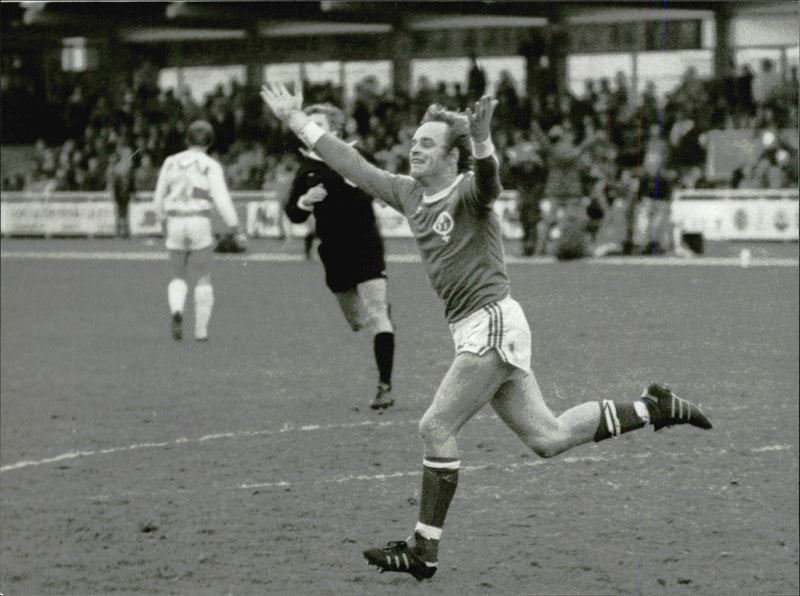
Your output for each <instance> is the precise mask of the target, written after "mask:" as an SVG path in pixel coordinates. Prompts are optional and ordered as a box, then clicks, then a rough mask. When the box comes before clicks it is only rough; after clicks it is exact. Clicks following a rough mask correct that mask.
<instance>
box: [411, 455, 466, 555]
mask: <svg viewBox="0 0 800 596" xmlns="http://www.w3.org/2000/svg"><path fill="white" fill-rule="evenodd" d="M459 465H460V462H459V461H458V460H457V459H454V458H449V457H426V458H425V459H424V465H423V468H422V493H421V495H420V500H419V523H418V524H417V528H416V531H415V532H414V550H415V551H416V552H417V554H419V556H420V557H422V558H423V559H424V560H426V561H436V560H437V556H438V546H439V540H438V538H431V537H425V536H424V535H423V534H422V533H421V532H422V531H424V530H421V528H420V526H428V527H430V528H435V529H438V530H439V531H441V528H442V526H444V520H445V517H447V510H448V508H449V507H450V502H451V501H452V500H453V495H455V493H456V487H457V486H458V467H459Z"/></svg>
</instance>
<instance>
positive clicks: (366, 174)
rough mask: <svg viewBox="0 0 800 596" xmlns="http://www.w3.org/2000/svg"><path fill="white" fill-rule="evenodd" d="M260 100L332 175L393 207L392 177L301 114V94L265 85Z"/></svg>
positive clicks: (281, 86)
mask: <svg viewBox="0 0 800 596" xmlns="http://www.w3.org/2000/svg"><path fill="white" fill-rule="evenodd" d="M261 98H262V99H263V100H264V103H266V104H267V105H268V106H269V108H270V109H271V110H272V112H273V113H274V114H275V116H276V117H277V118H278V119H279V120H280V121H281V122H283V123H284V124H286V125H287V126H288V127H289V128H290V129H291V130H292V132H294V133H295V134H296V135H297V136H298V137H299V138H300V140H301V141H303V143H305V144H306V146H308V147H309V148H313V150H314V152H315V153H316V154H317V155H319V156H320V157H321V158H322V159H323V160H324V161H325V163H326V164H328V165H329V166H330V167H331V168H332V169H334V170H335V171H336V172H338V173H339V174H341V175H342V176H344V177H345V178H347V179H348V180H350V181H352V182H353V183H354V184H355V185H356V186H358V187H359V188H361V190H363V191H364V192H366V193H367V194H369V195H371V196H373V197H376V198H378V199H381V200H383V201H384V202H386V203H388V204H390V205H393V206H394V205H396V204H397V199H396V198H395V192H394V187H393V183H392V182H393V179H394V177H395V176H394V174H392V173H390V172H387V171H386V170H382V169H380V168H378V167H376V166H374V165H372V164H371V163H369V162H368V161H367V160H366V159H364V157H363V156H362V155H361V154H360V153H359V152H358V151H357V150H356V149H354V148H353V147H351V146H350V145H348V144H347V143H345V142H344V141H341V140H339V139H337V138H336V137H335V136H334V135H332V134H328V133H326V132H325V131H324V130H322V128H321V127H320V126H318V125H317V124H316V123H314V122H312V120H311V119H310V118H309V117H308V116H307V115H306V114H304V113H303V110H302V105H303V94H302V92H301V91H298V92H297V93H296V94H292V93H291V92H289V90H288V89H286V87H285V86H284V85H282V84H273V83H267V84H265V85H264V86H263V87H262V88H261Z"/></svg>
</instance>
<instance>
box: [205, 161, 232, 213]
mask: <svg viewBox="0 0 800 596" xmlns="http://www.w3.org/2000/svg"><path fill="white" fill-rule="evenodd" d="M208 190H209V194H210V195H211V200H213V201H214V205H215V206H216V208H217V211H219V214H220V217H222V221H224V222H225V224H226V225H227V226H228V227H231V228H232V227H234V226H238V225H239V215H238V214H237V213H236V208H235V207H234V206H233V199H231V193H230V192H228V185H227V184H225V176H224V174H223V172H222V166H221V165H220V164H219V163H217V162H216V161H211V162H210V163H209V168H208Z"/></svg>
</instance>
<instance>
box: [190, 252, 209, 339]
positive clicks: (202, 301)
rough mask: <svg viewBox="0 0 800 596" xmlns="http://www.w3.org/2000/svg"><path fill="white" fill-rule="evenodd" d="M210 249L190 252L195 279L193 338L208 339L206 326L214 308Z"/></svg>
mask: <svg viewBox="0 0 800 596" xmlns="http://www.w3.org/2000/svg"><path fill="white" fill-rule="evenodd" d="M213 257H214V253H213V250H212V247H210V246H209V247H207V248H201V249H199V250H193V251H192V268H193V270H194V271H193V272H194V274H195V276H196V278H197V282H196V284H195V286H194V338H195V339H196V340H197V341H205V340H207V339H208V324H209V322H210V321H211V311H212V310H213V308H214V287H213V286H212V285H211V261H212V260H213Z"/></svg>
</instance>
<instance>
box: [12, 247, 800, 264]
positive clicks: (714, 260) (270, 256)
mask: <svg viewBox="0 0 800 596" xmlns="http://www.w3.org/2000/svg"><path fill="white" fill-rule="evenodd" d="M216 257H217V258H218V259H219V260H223V261H244V262H253V263H258V262H264V263H299V262H301V261H304V260H305V259H304V257H303V256H302V255H299V254H285V253H270V252H263V253H262V252H254V253H249V254H244V255H216ZM0 258H2V259H6V260H11V259H29V260H30V259H52V260H61V261H166V260H168V258H169V255H168V254H167V253H166V252H148V251H125V252H111V251H32V250H27V251H26V250H20V251H16V250H4V251H3V252H2V253H0ZM386 260H387V261H388V262H390V263H419V262H420V258H419V255H417V254H407V255H387V257H386ZM506 262H507V263H509V264H514V265H520V264H525V265H553V264H557V263H558V261H556V259H555V258H553V257H513V256H506ZM583 262H585V263H588V264H590V265H625V266H637V267H649V266H673V267H741V262H740V259H739V257H695V258H690V259H683V258H680V257H664V256H658V257H648V256H639V257H609V258H598V259H592V258H588V259H584V260H583ZM749 266H750V267H798V266H800V259H798V258H796V257H775V258H772V257H757V258H753V259H751V261H750V263H749Z"/></svg>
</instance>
